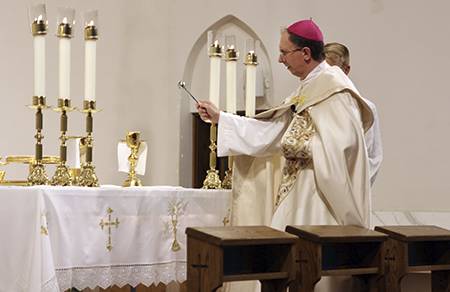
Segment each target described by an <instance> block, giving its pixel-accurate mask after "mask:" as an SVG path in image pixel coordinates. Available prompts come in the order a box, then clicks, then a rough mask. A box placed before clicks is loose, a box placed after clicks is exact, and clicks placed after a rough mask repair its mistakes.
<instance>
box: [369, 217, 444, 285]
mask: <svg viewBox="0 0 450 292" xmlns="http://www.w3.org/2000/svg"><path fill="white" fill-rule="evenodd" d="M375 230H377V231H379V232H383V233H386V234H388V235H389V239H388V240H387V241H386V258H385V267H386V277H385V279H386V289H387V290H386V291H389V292H391V291H392V292H398V291H401V280H402V279H403V277H404V276H406V275H407V274H408V273H415V272H425V271H426V272H430V271H431V286H432V291H433V292H441V291H446V292H448V291H450V231H449V230H446V229H443V228H440V227H436V226H377V227H375Z"/></svg>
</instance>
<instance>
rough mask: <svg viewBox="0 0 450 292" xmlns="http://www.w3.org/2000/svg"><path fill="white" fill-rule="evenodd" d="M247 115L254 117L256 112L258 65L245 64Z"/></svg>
mask: <svg viewBox="0 0 450 292" xmlns="http://www.w3.org/2000/svg"><path fill="white" fill-rule="evenodd" d="M245 72H246V74H245V75H246V78H245V116H247V117H254V116H255V113H256V65H252V64H247V65H245Z"/></svg>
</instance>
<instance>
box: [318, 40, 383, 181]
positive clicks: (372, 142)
mask: <svg viewBox="0 0 450 292" xmlns="http://www.w3.org/2000/svg"><path fill="white" fill-rule="evenodd" d="M324 53H325V60H326V61H327V63H328V64H330V65H331V66H338V67H339V68H341V69H342V71H344V73H345V74H347V75H348V74H349V73H350V52H349V50H348V48H347V47H346V46H344V45H343V44H340V43H328V44H326V45H325V47H324ZM364 101H365V102H366V103H367V105H368V106H369V107H370V109H371V110H372V113H373V118H374V119H373V125H372V127H370V128H369V130H367V132H366V134H365V136H364V138H365V140H366V147H367V154H368V156H369V175H370V184H371V186H373V184H374V182H375V178H376V176H377V173H378V171H379V170H380V166H381V162H382V161H383V147H382V143H381V133H380V122H379V119H378V114H377V108H376V106H375V104H374V103H373V102H371V101H370V100H368V99H364Z"/></svg>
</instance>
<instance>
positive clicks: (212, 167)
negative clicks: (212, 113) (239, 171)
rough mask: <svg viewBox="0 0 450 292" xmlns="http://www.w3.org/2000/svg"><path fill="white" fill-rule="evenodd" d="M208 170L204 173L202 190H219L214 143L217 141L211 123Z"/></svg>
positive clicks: (213, 125)
mask: <svg viewBox="0 0 450 292" xmlns="http://www.w3.org/2000/svg"><path fill="white" fill-rule="evenodd" d="M209 141H210V145H209V150H210V152H209V170H208V171H207V172H206V178H205V180H204V181H203V188H204V189H220V186H221V182H220V177H219V171H218V170H217V169H216V149H217V146H216V141H217V126H216V124H214V123H211V127H210V132H209Z"/></svg>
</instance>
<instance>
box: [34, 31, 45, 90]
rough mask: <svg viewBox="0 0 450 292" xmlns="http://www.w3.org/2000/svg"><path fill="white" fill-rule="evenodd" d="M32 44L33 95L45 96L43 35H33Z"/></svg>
mask: <svg viewBox="0 0 450 292" xmlns="http://www.w3.org/2000/svg"><path fill="white" fill-rule="evenodd" d="M33 43H34V95H35V96H45V35H35V36H34V37H33Z"/></svg>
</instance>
